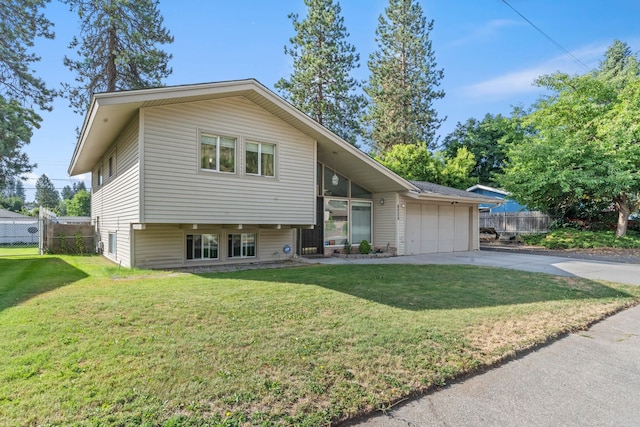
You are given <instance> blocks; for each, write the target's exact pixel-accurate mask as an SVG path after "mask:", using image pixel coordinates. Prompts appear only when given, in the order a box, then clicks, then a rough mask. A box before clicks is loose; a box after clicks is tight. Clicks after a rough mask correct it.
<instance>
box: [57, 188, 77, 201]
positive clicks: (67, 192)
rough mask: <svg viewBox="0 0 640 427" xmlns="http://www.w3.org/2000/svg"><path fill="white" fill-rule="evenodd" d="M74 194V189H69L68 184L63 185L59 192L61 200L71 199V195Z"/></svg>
mask: <svg viewBox="0 0 640 427" xmlns="http://www.w3.org/2000/svg"><path fill="white" fill-rule="evenodd" d="M75 194H76V193H75V191H73V190H72V189H71V186H70V185H65V186H64V187H62V191H61V193H60V195H61V196H62V200H71V199H73V196H75Z"/></svg>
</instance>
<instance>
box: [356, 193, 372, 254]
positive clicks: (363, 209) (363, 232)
mask: <svg viewBox="0 0 640 427" xmlns="http://www.w3.org/2000/svg"><path fill="white" fill-rule="evenodd" d="M372 222H373V215H372V208H371V202H364V201H363V202H361V201H355V200H354V201H352V202H351V241H352V242H353V244H354V245H359V244H360V242H362V241H363V240H366V241H367V242H369V243H371V223H372Z"/></svg>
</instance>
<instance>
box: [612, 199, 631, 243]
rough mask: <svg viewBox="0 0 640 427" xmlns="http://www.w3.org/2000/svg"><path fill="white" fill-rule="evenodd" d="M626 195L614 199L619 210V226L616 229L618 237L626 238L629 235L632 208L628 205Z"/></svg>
mask: <svg viewBox="0 0 640 427" xmlns="http://www.w3.org/2000/svg"><path fill="white" fill-rule="evenodd" d="M628 200H629V199H628V197H627V196H626V195H624V194H623V195H620V196H618V197H616V198H615V199H614V202H615V205H616V208H617V209H618V226H617V228H616V237H624V236H626V235H627V226H628V224H629V215H630V214H631V207H630V206H629V203H628Z"/></svg>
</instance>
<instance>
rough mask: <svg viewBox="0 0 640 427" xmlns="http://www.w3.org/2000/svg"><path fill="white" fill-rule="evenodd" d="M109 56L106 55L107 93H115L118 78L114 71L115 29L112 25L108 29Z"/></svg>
mask: <svg viewBox="0 0 640 427" xmlns="http://www.w3.org/2000/svg"><path fill="white" fill-rule="evenodd" d="M108 37H109V54H108V55H107V92H115V90H116V81H117V78H118V74H117V70H116V46H117V44H116V37H117V34H116V27H115V24H112V25H111V27H110V28H109V33H108Z"/></svg>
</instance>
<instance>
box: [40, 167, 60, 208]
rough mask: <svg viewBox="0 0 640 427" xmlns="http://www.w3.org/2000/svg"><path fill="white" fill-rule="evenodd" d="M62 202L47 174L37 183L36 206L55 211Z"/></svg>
mask: <svg viewBox="0 0 640 427" xmlns="http://www.w3.org/2000/svg"><path fill="white" fill-rule="evenodd" d="M59 202H60V195H59V194H58V191H57V190H56V187H55V186H54V185H53V182H52V181H51V180H50V179H49V177H48V176H47V175H45V174H42V176H41V177H40V178H38V180H37V181H36V204H37V205H38V206H44V207H45V208H48V209H55V208H57V207H58V203H59Z"/></svg>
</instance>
